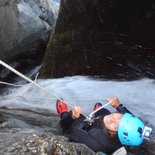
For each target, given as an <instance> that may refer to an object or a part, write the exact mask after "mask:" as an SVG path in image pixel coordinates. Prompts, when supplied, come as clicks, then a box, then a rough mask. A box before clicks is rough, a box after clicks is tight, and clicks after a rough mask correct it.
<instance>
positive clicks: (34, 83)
mask: <svg viewBox="0 0 155 155" xmlns="http://www.w3.org/2000/svg"><path fill="white" fill-rule="evenodd" d="M0 64H1V65H2V66H4V67H6V68H7V69H9V70H10V71H12V72H14V73H15V74H17V75H18V76H20V77H22V78H23V79H25V80H26V81H28V82H30V83H32V84H33V85H34V86H36V87H37V88H39V89H40V90H42V91H43V92H45V93H47V94H48V95H50V96H52V97H55V98H56V99H59V100H60V101H63V100H62V99H61V98H60V97H59V96H57V95H55V94H53V93H51V92H50V91H48V90H47V89H45V88H44V87H42V86H41V85H39V84H38V83H36V82H34V81H33V80H31V79H29V78H28V77H26V76H25V75H23V74H22V73H20V72H19V71H17V70H16V69H14V68H12V67H11V66H9V65H8V64H6V63H5V62H3V61H1V60H0ZM63 102H65V101H63ZM69 106H70V105H69Z"/></svg>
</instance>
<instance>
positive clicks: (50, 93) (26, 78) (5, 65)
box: [0, 60, 110, 119]
mask: <svg viewBox="0 0 155 155" xmlns="http://www.w3.org/2000/svg"><path fill="white" fill-rule="evenodd" d="M0 64H1V65H2V66H4V67H6V68H7V69H9V70H10V71H12V72H14V73H15V74H17V75H18V76H20V77H22V78H23V79H25V80H26V81H28V82H30V83H32V84H33V85H34V86H36V87H37V88H39V89H40V90H42V91H43V92H45V93H47V94H48V95H50V96H52V97H55V98H56V99H58V100H60V101H62V102H64V103H66V101H64V100H63V99H61V98H60V97H59V96H57V95H55V94H53V93H52V92H50V91H48V90H47V89H45V88H44V87H42V86H41V85H39V84H38V83H36V82H35V81H33V80H31V79H29V78H28V77H26V76H25V75H24V74H22V73H20V72H19V71H17V70H16V69H14V68H12V67H11V66H9V65H8V64H6V63H5V62H3V61H2V60H0ZM37 76H38V74H37ZM36 79H37V77H36V78H35V80H36ZM102 100H103V99H102ZM66 104H67V105H68V106H70V107H72V106H71V105H70V104H68V103H66ZM109 104H110V102H108V103H106V104H105V105H103V106H102V107H100V108H99V109H97V110H95V111H93V112H92V113H91V114H90V115H89V116H87V115H86V114H85V113H82V114H83V115H84V116H85V117H86V118H89V119H90V118H91V117H92V115H93V114H94V113H96V112H97V111H99V110H100V109H102V108H103V107H105V106H107V105H109Z"/></svg>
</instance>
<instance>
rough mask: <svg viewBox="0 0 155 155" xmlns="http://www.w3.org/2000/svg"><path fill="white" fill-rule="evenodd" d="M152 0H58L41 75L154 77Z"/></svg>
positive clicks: (153, 10)
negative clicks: (57, 9) (53, 27)
mask: <svg viewBox="0 0 155 155" xmlns="http://www.w3.org/2000/svg"><path fill="white" fill-rule="evenodd" d="M154 18H155V3H154V1H153V0H150V1H149V2H148V1H140V0H128V1H124V0H117V1H116V0H110V1H106V0H95V1H94V0H85V1H82V0H74V1H71V0H62V1H61V5H60V13H59V17H58V20H57V23H56V28H55V31H54V34H53V35H52V36H51V39H50V41H49V43H48V47H47V49H46V54H45V56H44V61H43V67H42V71H41V72H42V76H41V77H42V78H50V77H63V76H72V75H97V76H102V77H107V78H113V79H135V78H139V77H140V78H141V77H144V76H147V77H154V74H155V69H154V68H155V65H154V57H155V54H154V50H155V44H154V40H155V29H154V27H155V20H154Z"/></svg>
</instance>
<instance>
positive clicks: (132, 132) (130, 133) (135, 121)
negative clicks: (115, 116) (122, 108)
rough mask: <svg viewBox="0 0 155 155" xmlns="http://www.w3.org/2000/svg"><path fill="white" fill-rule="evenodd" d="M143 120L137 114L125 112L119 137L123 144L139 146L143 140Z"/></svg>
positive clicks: (119, 128) (120, 125) (119, 129)
mask: <svg viewBox="0 0 155 155" xmlns="http://www.w3.org/2000/svg"><path fill="white" fill-rule="evenodd" d="M143 130H144V124H143V122H142V121H141V120H140V119H139V118H138V117H136V116H134V115H132V114H130V113H125V114H124V115H123V116H122V119H121V121H120V124H119V127H118V138H119V140H120V142H121V143H122V144H123V145H129V146H139V145H140V144H142V142H143V140H144V139H143V137H142V132H143Z"/></svg>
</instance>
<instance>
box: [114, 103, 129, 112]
mask: <svg viewBox="0 0 155 155" xmlns="http://www.w3.org/2000/svg"><path fill="white" fill-rule="evenodd" d="M116 110H117V111H118V112H120V113H121V114H125V113H126V112H128V113H130V114H132V113H131V112H130V111H129V110H128V109H127V108H126V107H124V106H123V104H120V105H119V106H118V107H117V108H116Z"/></svg>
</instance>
